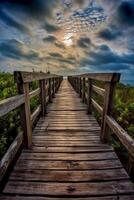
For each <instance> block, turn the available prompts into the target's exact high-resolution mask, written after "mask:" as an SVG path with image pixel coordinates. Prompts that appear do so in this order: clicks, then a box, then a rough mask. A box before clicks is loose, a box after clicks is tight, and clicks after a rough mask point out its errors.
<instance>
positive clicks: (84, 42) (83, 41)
mask: <svg viewBox="0 0 134 200" xmlns="http://www.w3.org/2000/svg"><path fill="white" fill-rule="evenodd" d="M77 45H78V47H81V48H89V47H90V45H92V44H91V40H90V39H89V38H88V37H81V38H80V39H79V40H78V41H77Z"/></svg>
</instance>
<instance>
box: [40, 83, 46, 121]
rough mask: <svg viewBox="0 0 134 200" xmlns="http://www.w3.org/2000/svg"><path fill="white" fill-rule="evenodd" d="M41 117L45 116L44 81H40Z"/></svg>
mask: <svg viewBox="0 0 134 200" xmlns="http://www.w3.org/2000/svg"><path fill="white" fill-rule="evenodd" d="M40 102H41V115H42V116H43V117H44V116H45V114H46V80H40Z"/></svg>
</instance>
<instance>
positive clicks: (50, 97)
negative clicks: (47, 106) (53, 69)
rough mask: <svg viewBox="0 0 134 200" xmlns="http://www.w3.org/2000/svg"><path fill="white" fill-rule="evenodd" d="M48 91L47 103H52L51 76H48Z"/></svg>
mask: <svg viewBox="0 0 134 200" xmlns="http://www.w3.org/2000/svg"><path fill="white" fill-rule="evenodd" d="M48 93H49V103H52V79H51V78H49V89H48Z"/></svg>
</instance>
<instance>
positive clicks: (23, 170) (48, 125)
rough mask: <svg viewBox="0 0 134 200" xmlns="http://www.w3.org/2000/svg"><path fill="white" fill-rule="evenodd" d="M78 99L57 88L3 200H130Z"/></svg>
mask: <svg viewBox="0 0 134 200" xmlns="http://www.w3.org/2000/svg"><path fill="white" fill-rule="evenodd" d="M77 82H78V80H77ZM57 84H58V82H57ZM57 87H58V85H57ZM78 91H79V88H77V92H78ZM78 95H79V94H76V93H75V92H74V90H73V88H72V87H71V85H70V84H69V83H68V82H67V81H66V80H64V81H63V82H62V84H61V86H60V88H59V91H58V93H56V94H55V97H56V98H55V99H53V104H51V105H50V106H49V108H48V111H47V112H48V113H47V115H46V116H45V118H44V117H41V118H40V120H39V121H38V123H37V125H36V127H35V129H34V131H33V140H32V147H31V149H26V150H23V152H22V153H21V156H20V157H19V159H18V161H17V163H16V165H15V167H14V170H13V171H12V173H11V175H10V177H9V180H8V182H7V184H6V186H5V188H4V190H3V194H2V195H4V196H2V197H1V198H3V200H8V199H10V200H14V199H16V200H24V199H25V200H35V199H36V200H65V199H66V200H77V199H78V200H115V199H116V200H117V199H121V200H125V199H126V200H132V199H133V196H134V188H133V184H132V183H131V182H130V180H129V177H128V175H127V173H126V171H125V170H124V168H123V167H122V164H121V162H120V161H119V159H118V157H117V155H116V154H115V152H114V150H113V148H112V147H110V146H109V145H108V144H103V143H102V142H101V141H100V132H101V130H100V126H99V125H98V123H97V121H96V119H95V118H94V117H93V116H92V115H87V111H86V106H85V105H84V103H82V101H81V100H80V99H79V98H78ZM83 108H84V109H83ZM82 109H83V110H82ZM10 197H11V198H10ZM1 198H0V199H1Z"/></svg>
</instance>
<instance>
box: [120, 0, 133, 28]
mask: <svg viewBox="0 0 134 200" xmlns="http://www.w3.org/2000/svg"><path fill="white" fill-rule="evenodd" d="M118 19H119V22H120V23H123V24H125V25H134V1H133V0H128V1H122V2H121V3H120V5H119V7H118Z"/></svg>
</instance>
